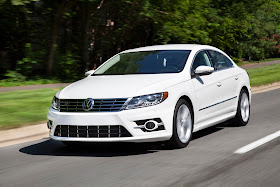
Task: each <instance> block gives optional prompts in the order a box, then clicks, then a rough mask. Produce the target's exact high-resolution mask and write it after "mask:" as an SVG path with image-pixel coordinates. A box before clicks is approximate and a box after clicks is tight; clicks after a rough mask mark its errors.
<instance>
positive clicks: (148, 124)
mask: <svg viewBox="0 0 280 187" xmlns="http://www.w3.org/2000/svg"><path fill="white" fill-rule="evenodd" d="M144 128H145V129H146V130H147V131H153V130H155V129H157V128H158V122H156V121H154V120H149V121H147V122H146V123H145V124H144Z"/></svg>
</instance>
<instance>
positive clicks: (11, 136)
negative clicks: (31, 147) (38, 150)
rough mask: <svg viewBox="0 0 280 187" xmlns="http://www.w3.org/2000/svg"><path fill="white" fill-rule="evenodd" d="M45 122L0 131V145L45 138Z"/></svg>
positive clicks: (46, 133)
mask: <svg viewBox="0 0 280 187" xmlns="http://www.w3.org/2000/svg"><path fill="white" fill-rule="evenodd" d="M48 135H49V129H48V128H47V125H46V123H43V124H38V125H31V126H27V127H20V128H15V129H9V130H3V131H0V147H5V146H9V145H14V144H19V143H24V142H28V141H33V140H37V139H42V138H47V137H48Z"/></svg>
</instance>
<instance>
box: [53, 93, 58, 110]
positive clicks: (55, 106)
mask: <svg viewBox="0 0 280 187" xmlns="http://www.w3.org/2000/svg"><path fill="white" fill-rule="evenodd" d="M52 108H53V109H55V110H58V99H57V97H55V96H54V97H53V100H52Z"/></svg>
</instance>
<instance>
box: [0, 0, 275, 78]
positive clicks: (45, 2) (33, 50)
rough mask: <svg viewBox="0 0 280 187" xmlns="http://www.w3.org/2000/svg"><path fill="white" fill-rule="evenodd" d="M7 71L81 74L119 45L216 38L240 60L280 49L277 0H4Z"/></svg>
mask: <svg viewBox="0 0 280 187" xmlns="http://www.w3.org/2000/svg"><path fill="white" fill-rule="evenodd" d="M0 16H1V18H2V19H0V24H1V27H0V35H1V37H0V62H1V69H0V78H6V77H5V76H4V75H5V74H6V73H7V71H16V72H18V73H21V74H22V75H24V76H26V77H27V78H32V77H34V76H49V77H52V78H53V77H55V78H61V79H64V78H67V79H76V78H78V77H80V76H83V73H84V71H86V70H88V69H92V68H93V67H95V66H99V65H100V64H101V63H103V62H104V61H105V60H106V59H108V58H110V57H111V56H112V55H114V54H116V53H118V52H119V51H122V50H125V49H129V48H135V47H140V46H147V45H155V44H167V43H196V44H209V45H213V46H215V47H218V48H220V49H222V50H224V51H225V52H226V53H228V54H229V55H230V56H232V57H236V59H235V60H237V59H240V58H244V59H245V60H260V59H264V58H271V57H278V55H279V51H280V50H279V49H280V37H279V34H280V32H279V28H280V19H279V18H280V2H278V1H275V0H254V1H251V0H234V1H232V0H192V1H190V0H161V1H156V0H73V1H71V0H57V1H50V0H1V1H0Z"/></svg>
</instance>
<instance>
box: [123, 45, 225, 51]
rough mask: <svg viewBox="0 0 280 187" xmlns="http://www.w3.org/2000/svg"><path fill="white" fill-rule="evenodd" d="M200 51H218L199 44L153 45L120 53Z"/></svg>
mask: <svg viewBox="0 0 280 187" xmlns="http://www.w3.org/2000/svg"><path fill="white" fill-rule="evenodd" d="M201 49H213V50H218V51H220V50H219V49H217V48H216V47H212V46H210V45H199V44H165V45H153V46H147V47H139V48H135V49H129V50H125V51H123V52H121V53H131V52H138V51H157V50H196V51H198V50H201Z"/></svg>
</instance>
